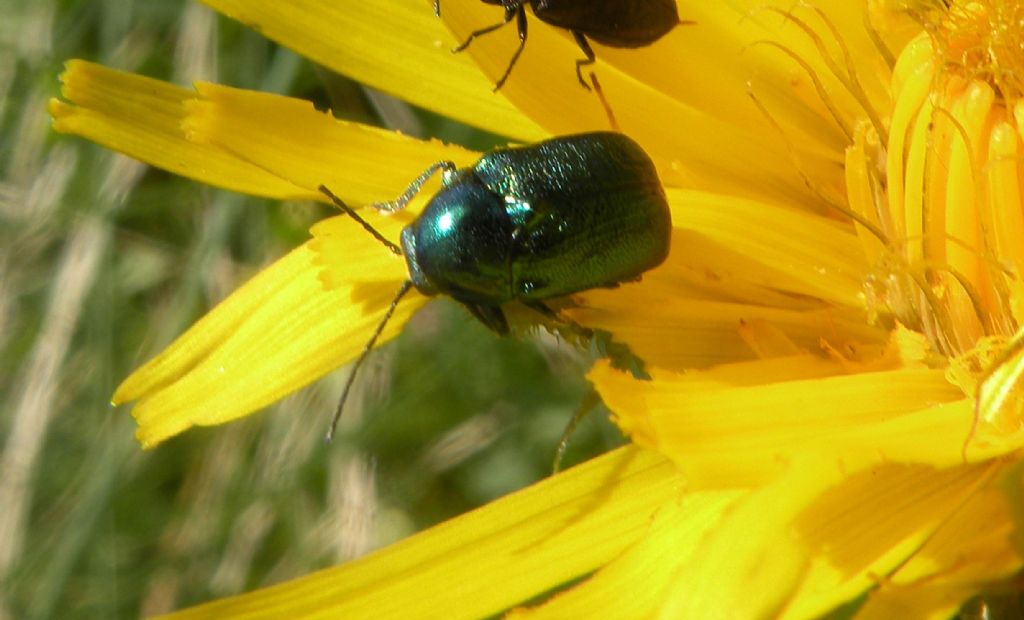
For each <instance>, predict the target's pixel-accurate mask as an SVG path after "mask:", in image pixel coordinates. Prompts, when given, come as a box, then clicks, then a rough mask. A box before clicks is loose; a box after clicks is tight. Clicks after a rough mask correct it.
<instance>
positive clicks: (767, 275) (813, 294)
mask: <svg viewBox="0 0 1024 620" xmlns="http://www.w3.org/2000/svg"><path fill="white" fill-rule="evenodd" d="M668 197H669V200H670V204H671V206H672V222H673V226H674V227H675V229H674V232H673V236H672V251H671V254H670V256H669V258H668V260H667V261H666V263H665V264H664V265H662V266H661V267H659V268H657V269H654V270H652V271H650V272H648V273H646V274H644V275H643V280H642V282H641V283H640V284H637V285H626V286H623V287H621V288H619V289H614V290H602V289H596V290H593V291H587V292H586V293H583V294H580V295H578V296H577V299H578V302H579V303H580V307H578V308H572V309H568V310H567V313H568V314H569V315H571V316H572V317H573V318H574V319H575V320H576V321H578V322H579V323H581V324H583V325H588V326H591V327H595V328H600V329H604V330H606V331H609V332H611V333H612V334H614V336H615V338H616V339H617V340H620V341H623V342H625V343H627V344H628V345H629V346H630V348H631V349H632V351H633V352H634V353H635V354H637V355H638V356H639V357H641V358H642V359H644V360H645V361H646V362H648V363H650V364H654V365H656V366H660V367H663V368H670V369H677V370H682V369H684V368H688V367H707V366H710V365H713V364H715V363H722V362H726V361H735V360H742V359H751V358H753V357H754V353H753V351H752V350H751V349H750V348H749V346H747V344H746V343H745V342H744V340H743V338H742V337H741V335H740V333H739V330H740V326H741V325H742V324H743V323H744V322H750V321H765V322H766V323H770V324H772V325H774V326H776V327H778V328H779V329H781V330H782V331H783V332H784V333H785V334H786V335H787V336H788V337H789V338H790V339H791V340H793V342H794V343H795V344H796V345H797V346H800V347H803V348H804V349H806V350H817V349H819V343H820V342H821V341H823V340H824V341H828V342H831V343H833V346H834V348H837V349H838V348H843V345H844V344H845V343H860V344H864V343H874V344H878V343H882V342H884V341H885V339H886V332H885V331H884V330H882V329H880V328H876V327H872V326H870V325H868V324H866V322H865V321H864V316H863V313H862V312H861V311H859V310H855V309H856V308H859V307H861V306H862V305H863V295H862V292H861V289H862V279H863V273H864V272H866V270H867V266H866V265H865V264H864V263H863V255H862V253H861V249H860V244H859V242H858V240H857V237H856V236H855V234H854V233H853V231H852V230H851V229H849V228H845V227H841V226H837V225H836V224H835V223H834V222H832V221H831V220H828V219H826V218H823V217H820V216H817V215H813V214H809V213H806V212H802V211H799V210H794V209H789V208H785V207H784V206H779V205H776V204H772V203H766V202H758V201H752V200H750V201H748V200H741V199H737V198H734V197H732V198H730V197H725V196H721V195H715V194H709V193H705V192H694V191H683V190H669V191H668ZM812 299H816V300H826V301H830V302H832V303H833V304H836V305H838V306H840V308H835V307H833V306H830V305H826V304H824V303H822V302H821V301H810V300H812ZM736 302H745V303H736ZM842 306H846V307H847V308H848V309H842V308H841V307H842Z"/></svg>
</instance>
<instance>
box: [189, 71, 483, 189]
mask: <svg viewBox="0 0 1024 620" xmlns="http://www.w3.org/2000/svg"><path fill="white" fill-rule="evenodd" d="M196 89H197V90H198V95H199V96H198V98H197V99H195V100H193V101H190V102H189V104H188V116H187V117H186V118H185V119H184V123H183V127H184V129H185V130H186V132H187V134H188V136H189V139H190V140H193V141H195V142H197V143H200V144H210V145H215V146H216V147H217V148H219V149H221V150H223V151H225V152H227V153H231V154H233V155H234V156H236V157H238V158H239V159H241V160H245V161H248V162H252V164H254V165H255V166H258V167H260V168H263V169H265V170H267V171H270V172H272V173H273V174H275V175H277V176H280V177H281V178H284V179H288V180H289V181H290V182H292V183H293V184H295V185H297V186H299V187H304V188H307V189H308V190H309V197H316V198H318V199H323V196H320V195H319V194H318V193H317V190H316V188H317V187H318V186H319V185H321V184H324V185H327V186H328V187H330V188H331V190H332V191H334V193H335V194H337V195H338V196H340V197H341V198H342V199H344V200H351V201H353V202H354V205H353V206H355V205H361V204H367V203H371V202H381V201H385V200H391V199H393V198H395V197H397V196H398V195H399V194H401V193H402V192H403V191H405V189H406V187H407V186H408V185H409V182H410V181H412V180H413V179H414V178H416V177H417V176H419V175H420V173H422V172H423V171H424V170H425V169H426V168H427V167H428V166H430V165H431V164H433V163H435V162H437V161H440V160H453V161H455V162H456V163H457V164H458V165H460V166H466V165H471V164H473V162H475V161H476V160H477V159H478V158H479V154H478V153H474V152H473V151H469V150H467V149H464V148H461V147H457V146H446V145H444V144H442V143H441V142H440V141H438V140H429V141H428V140H417V139H414V138H409V137H406V136H402V135H401V134H398V133H395V132H393V131H387V130H383V129H378V128H376V127H370V126H367V125H361V124H359V123H351V122H346V121H339V120H336V119H335V118H334V117H333V116H331V115H330V113H327V112H320V111H317V110H316V109H314V108H313V104H312V103H311V102H309V101H304V100H302V99H294V98H292V97H283V96H280V95H272V94H269V93H260V92H256V91H250V90H242V89H238V88H230V87H227V86H220V85H217V84H208V83H200V84H197V85H196ZM430 187H433V186H430ZM429 194H430V190H429V189H424V191H423V195H424V196H427V195H429Z"/></svg>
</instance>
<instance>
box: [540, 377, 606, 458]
mask: <svg viewBox="0 0 1024 620" xmlns="http://www.w3.org/2000/svg"><path fill="white" fill-rule="evenodd" d="M600 403H601V396H600V395H599V394H598V393H597V390H596V389H594V386H590V391H589V392H587V395H586V396H584V397H583V400H582V401H581V402H580V406H579V408H577V409H576V411H575V412H574V413H573V414H572V417H571V418H569V422H568V423H567V424H566V425H565V430H564V431H562V437H561V438H560V439H559V440H558V448H557V449H556V450H555V459H554V462H553V463H552V464H551V473H552V474H557V473H558V472H559V470H561V469H562V458H563V457H564V456H565V449H566V448H568V447H569V438H571V437H572V434H573V433H574V432H576V427H577V426H579V424H580V422H582V421H583V418H585V417H587V416H588V415H589V414H590V412H591V411H593V410H594V409H595V408H596V407H597V406H598V405H599V404H600Z"/></svg>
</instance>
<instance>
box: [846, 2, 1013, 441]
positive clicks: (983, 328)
mask: <svg viewBox="0 0 1024 620" xmlns="http://www.w3.org/2000/svg"><path fill="white" fill-rule="evenodd" d="M909 12H910V14H911V15H912V16H913V17H914V18H915V19H917V20H918V21H919V22H920V23H921V24H922V26H923V29H924V32H923V33H922V34H920V35H919V36H918V37H916V38H915V39H914V40H912V41H911V42H910V43H909V44H908V45H907V46H906V48H905V49H904V50H903V51H902V53H901V54H900V56H899V58H898V60H897V62H896V66H895V70H894V75H893V81H892V86H893V97H894V101H893V107H892V117H891V123H890V127H889V138H888V141H887V142H886V143H885V144H884V145H883V148H880V149H874V148H873V147H872V143H874V142H876V141H877V136H876V135H873V134H872V132H871V128H870V127H869V126H867V125H866V124H862V126H861V127H860V128H859V131H858V133H857V141H856V144H855V145H854V146H853V147H852V148H851V149H850V150H849V151H848V157H847V177H848V179H851V180H853V183H852V184H851V185H852V186H853V187H854V188H855V189H858V188H860V189H861V190H862V191H853V192H850V202H851V206H852V208H853V209H854V210H856V211H857V212H858V213H861V214H862V215H864V216H865V217H867V218H869V219H871V220H872V221H877V222H879V226H880V229H881V230H882V231H883V235H884V236H883V242H884V245H883V246H881V247H878V251H877V252H876V253H875V254H874V256H873V258H874V261H875V264H876V266H877V267H878V269H877V270H876V273H875V274H874V277H873V278H872V279H871V281H870V283H869V284H870V289H869V296H870V297H872V298H874V299H877V300H881V301H882V302H883V304H884V305H885V306H886V307H887V309H888V310H889V311H890V312H891V313H892V315H893V316H894V317H895V318H896V320H897V321H899V323H900V324H902V325H904V326H906V327H908V328H910V329H912V330H914V331H916V332H919V333H921V334H923V335H924V336H925V337H926V339H927V342H928V345H929V348H930V351H931V352H932V353H933V354H936V355H937V358H935V359H933V362H934V361H936V360H937V361H938V363H948V364H949V377H950V380H951V381H952V382H953V383H955V384H956V385H958V386H960V387H961V388H962V389H963V390H964V391H965V393H966V394H968V395H970V396H972V397H980V400H979V407H978V422H979V427H978V429H977V430H978V432H979V435H978V438H979V439H986V440H989V441H991V440H994V438H993V437H991V436H990V435H991V433H990V432H989V431H992V432H996V429H1000V430H999V431H998V432H996V434H997V435H998V434H1001V433H1005V432H1007V431H1011V430H1012V429H1015V428H1017V427H1019V426H1020V411H1019V407H1020V406H1019V404H1015V403H1016V402H1017V400H1018V399H1019V396H1018V395H1016V394H1015V392H1016V391H1017V388H1015V387H1013V386H1012V384H1013V383H1015V382H1016V380H1017V379H1018V378H1019V372H1020V371H1019V370H1014V366H1015V365H1016V364H1017V363H1018V362H1017V361H1016V360H1017V357H1018V355H1019V351H1018V349H1020V347H1021V345H1020V343H1019V340H1020V336H1019V335H1016V334H1018V332H1019V329H1020V326H1021V319H1022V314H1021V310H1022V308H1024V305H1022V302H1024V300H1022V297H1021V295H1022V283H1021V274H1022V270H1024V212H1022V204H1024V203H1022V195H1021V187H1022V178H1021V166H1020V164H1021V127H1022V125H1021V121H1022V120H1024V107H1022V106H1021V102H1020V99H1019V95H1020V93H1021V83H1020V77H1021V75H1022V74H1021V72H1020V71H1021V63H1022V59H1024V48H1022V45H1024V40H1022V24H1024V21H1022V19H1024V8H1022V7H1021V6H1020V5H1019V4H1018V3H1009V2H963V3H957V4H954V5H953V6H951V7H949V8H948V9H941V10H940V9H924V8H916V9H913V10H910V11H909ZM858 232H859V233H860V234H861V236H862V237H866V236H868V235H870V234H871V233H869V232H868V230H867V229H866V228H864V227H861V228H860V229H859V231H858ZM865 242H866V244H867V245H866V247H870V243H871V242H870V241H869V240H867V239H865ZM943 360H945V361H943ZM979 385H986V386H988V387H987V388H986V389H985V390H982V392H984V393H979ZM997 386H998V387H997ZM993 390H995V391H996V392H998V394H999V396H998V397H994V396H992V394H991V392H992V391H993Z"/></svg>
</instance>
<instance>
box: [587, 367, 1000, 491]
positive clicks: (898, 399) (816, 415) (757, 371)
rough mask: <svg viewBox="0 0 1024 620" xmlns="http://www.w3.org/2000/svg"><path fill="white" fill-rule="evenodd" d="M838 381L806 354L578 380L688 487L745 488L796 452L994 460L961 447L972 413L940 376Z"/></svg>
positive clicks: (948, 461) (914, 372)
mask: <svg viewBox="0 0 1024 620" xmlns="http://www.w3.org/2000/svg"><path fill="white" fill-rule="evenodd" d="M844 372H845V368H844V367H843V366H842V365H841V364H839V363H837V362H833V361H827V360H823V359H820V358H815V357H814V356H809V355H807V356H798V357H791V358H775V359H769V360H762V361H757V362H748V363H739V364H728V365H723V366H720V367H716V368H713V369H711V370H708V371H701V372H690V373H687V374H685V375H675V374H672V373H663V372H659V371H657V370H656V369H655V372H653V373H652V375H653V380H652V381H638V380H635V379H633V378H632V377H630V376H628V375H625V374H623V373H620V372H616V371H614V370H611V369H610V368H609V367H608V366H607V365H604V364H600V365H598V366H597V367H596V368H595V369H594V370H593V371H592V372H591V374H590V379H591V381H593V382H594V384H595V386H596V387H597V389H598V391H599V392H600V394H601V397H602V399H603V400H604V402H605V403H607V404H608V406H609V408H610V409H611V410H612V411H614V412H615V416H616V422H617V423H618V424H619V425H620V426H621V427H622V428H623V430H625V431H626V432H627V433H629V434H630V436H631V437H632V439H633V440H634V441H635V442H637V443H638V444H640V445H643V446H647V447H651V448H654V449H657V450H659V451H661V452H662V453H664V454H665V455H666V456H668V457H669V458H671V459H673V460H674V461H676V462H677V463H678V464H679V465H680V467H681V468H682V469H683V471H684V472H685V473H686V474H687V477H688V479H689V480H690V481H691V482H692V484H693V485H694V488H708V487H714V488H720V487H721V486H723V485H726V486H730V485H745V486H746V485H753V484H757V483H759V482H763V481H765V480H769V479H771V478H773V477H774V476H776V475H778V474H779V473H780V471H782V470H784V469H785V467H786V465H787V463H788V462H790V461H791V460H792V459H793V458H795V457H797V456H800V455H802V454H817V453H824V454H828V455H832V457H831V458H833V459H834V461H835V462H837V463H842V465H843V466H844V467H848V468H851V469H856V468H859V467H863V466H865V464H870V463H879V462H887V461H905V462H918V463H927V464H934V465H942V466H950V465H956V464H958V463H961V462H962V461H963V459H964V458H965V457H966V458H967V459H969V460H978V459H983V458H989V457H991V456H992V455H994V454H998V453H1000V450H999V449H998V448H994V447H987V446H978V445H974V444H971V445H968V443H967V442H968V439H969V437H970V432H971V426H972V423H973V417H974V416H973V412H972V405H971V403H970V402H969V401H967V400H965V399H964V398H963V393H962V392H960V391H959V390H958V389H956V388H955V387H953V386H951V385H950V384H949V383H948V382H947V381H946V380H945V377H944V373H943V372H942V371H938V370H930V369H927V368H904V369H895V370H891V371H887V372H870V373H860V374H853V375H845V374H843V373H844ZM922 437H928V441H921V438H922ZM1003 450H1004V451H1005V448H1004V449H1003Z"/></svg>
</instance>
